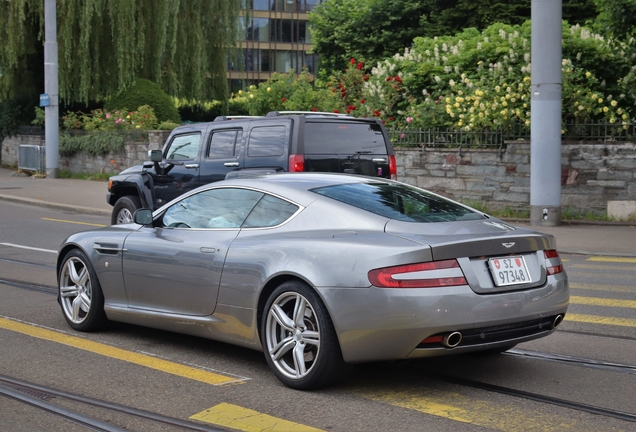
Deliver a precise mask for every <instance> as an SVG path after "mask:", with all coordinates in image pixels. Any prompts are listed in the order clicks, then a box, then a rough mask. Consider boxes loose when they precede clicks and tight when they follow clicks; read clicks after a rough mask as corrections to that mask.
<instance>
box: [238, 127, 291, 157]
mask: <svg viewBox="0 0 636 432" xmlns="http://www.w3.org/2000/svg"><path fill="white" fill-rule="evenodd" d="M286 129H287V128H285V126H265V127H255V128H253V129H252V130H251V131H250V139H249V143H248V145H247V155H248V156H249V157H267V156H282V155H283V154H285V143H286V142H287V133H286Z"/></svg>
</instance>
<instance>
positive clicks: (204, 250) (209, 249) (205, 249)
mask: <svg viewBox="0 0 636 432" xmlns="http://www.w3.org/2000/svg"><path fill="white" fill-rule="evenodd" d="M199 252H201V253H215V252H216V248H211V247H202V248H199Z"/></svg>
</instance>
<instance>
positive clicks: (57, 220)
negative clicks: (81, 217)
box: [41, 218, 108, 227]
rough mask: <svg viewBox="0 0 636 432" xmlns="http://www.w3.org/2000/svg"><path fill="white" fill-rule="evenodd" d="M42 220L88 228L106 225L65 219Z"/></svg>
mask: <svg viewBox="0 0 636 432" xmlns="http://www.w3.org/2000/svg"><path fill="white" fill-rule="evenodd" d="M41 219H42V220H45V221H53V222H65V223H72V224H77V225H89V226H96V227H105V226H108V225H104V224H95V223H88V222H79V221H72V220H66V219H52V218H41Z"/></svg>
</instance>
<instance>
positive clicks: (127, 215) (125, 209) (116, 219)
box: [110, 195, 141, 225]
mask: <svg viewBox="0 0 636 432" xmlns="http://www.w3.org/2000/svg"><path fill="white" fill-rule="evenodd" d="M140 208H141V201H139V198H138V197H136V196H134V195H126V196H123V197H121V198H119V199H118V200H117V202H116V203H115V206H114V207H113V214H112V215H111V217H110V223H111V224H112V225H119V224H124V223H132V222H133V214H135V210H137V209H140Z"/></svg>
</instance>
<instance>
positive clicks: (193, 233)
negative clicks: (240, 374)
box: [57, 173, 569, 389]
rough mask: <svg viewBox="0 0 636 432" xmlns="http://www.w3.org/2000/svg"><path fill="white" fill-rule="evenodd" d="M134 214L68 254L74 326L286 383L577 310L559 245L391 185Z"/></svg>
mask: <svg viewBox="0 0 636 432" xmlns="http://www.w3.org/2000/svg"><path fill="white" fill-rule="evenodd" d="M134 219H135V223H134V224H128V225H115V226H111V227H108V228H103V229H97V230H91V231H85V232H80V233H77V234H73V235H72V236H70V237H69V238H68V239H66V241H65V242H64V243H63V244H62V246H61V248H60V251H59V256H58V263H57V272H58V285H59V302H60V304H61V306H62V311H63V314H64V318H65V319H66V320H67V322H68V323H69V325H70V326H71V327H72V328H74V329H76V330H79V331H92V330H96V329H98V328H100V327H101V326H102V325H103V324H105V323H106V322H107V321H108V320H113V321H121V322H127V323H133V324H138V325H143V326H151V327H156V328H160V329H165V330H171V331H175V332H182V333H188V334H192V335H196V336H201V337H206V338H211V339H215V340H219V341H224V342H228V343H231V344H237V345H241V346H244V347H249V348H253V349H257V350H262V351H264V352H265V358H266V359H267V362H268V364H269V366H270V367H271V369H272V371H273V372H274V373H275V374H276V376H277V377H278V379H280V381H282V382H283V383H284V384H286V385H288V386H290V387H293V388H298V389H308V388H316V387H319V386H323V385H326V384H330V383H332V382H334V381H337V380H339V379H340V378H342V377H343V376H344V374H345V373H346V370H347V367H348V365H350V364H353V363H358V362H369V361H380V360H392V359H408V358H417V357H429V356H438V355H445V354H459V353H466V352H471V351H479V350H482V351H484V350H488V351H491V352H497V351H505V350H506V349H509V348H511V347H513V346H514V345H515V344H517V343H519V342H524V341H528V340H531V339H536V338H540V337H543V336H547V335H549V334H550V333H552V332H553V331H554V329H555V328H556V326H557V325H559V323H560V322H561V320H562V319H563V317H564V315H565V312H566V310H567V307H568V301H569V288H568V281H567V276H566V274H565V271H564V270H563V265H562V263H561V259H560V258H559V255H558V253H557V252H556V244H555V239H554V238H553V237H552V236H550V235H546V234H541V233H538V232H535V231H531V230H528V229H522V228H515V227H512V226H510V225H508V224H506V223H504V222H502V221H500V220H497V219H494V218H492V217H490V216H488V215H485V214H483V213H480V212H478V211H475V210H473V209H471V208H469V207H466V206H464V205H462V204H459V203H457V202H454V201H451V200H448V199H446V198H443V197H441V196H439V195H436V194H434V193H431V192H427V191H425V190H422V189H418V188H415V187H412V186H408V185H406V184H402V183H398V182H393V181H389V180H384V179H378V178H368V177H359V176H349V175H343V174H316V173H294V174H274V175H269V176H261V177H252V178H235V179H232V180H226V181H222V182H218V183H213V184H210V185H207V186H203V187H201V188H199V189H196V190H194V191H192V192H190V193H187V194H185V195H182V196H180V197H179V198H177V199H175V200H174V201H172V202H170V203H169V204H167V205H165V206H164V207H162V208H161V209H159V210H157V211H155V212H154V213H151V212H150V210H146V209H141V210H138V211H137V212H136V213H135V216H134Z"/></svg>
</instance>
